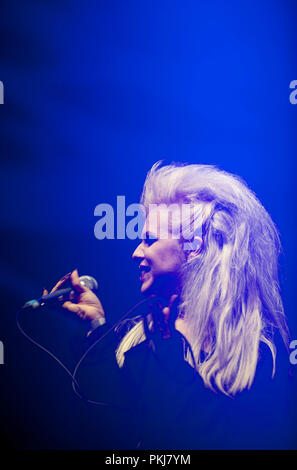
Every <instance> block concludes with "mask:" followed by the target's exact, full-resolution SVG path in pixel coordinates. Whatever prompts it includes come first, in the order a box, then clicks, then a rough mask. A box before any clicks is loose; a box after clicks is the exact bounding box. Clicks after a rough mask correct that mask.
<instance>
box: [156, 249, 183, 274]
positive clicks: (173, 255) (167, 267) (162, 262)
mask: <svg viewBox="0 0 297 470" xmlns="http://www.w3.org/2000/svg"><path fill="white" fill-rule="evenodd" d="M183 260H184V254H183V252H182V250H181V249H180V246H179V245H178V246H176V245H173V246H168V247H166V249H163V250H160V253H159V254H158V256H156V268H157V267H158V268H159V269H160V270H161V271H165V272H166V271H167V272H176V271H178V270H179V269H180V268H181V266H182V264H183Z"/></svg>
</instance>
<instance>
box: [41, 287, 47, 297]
mask: <svg viewBox="0 0 297 470" xmlns="http://www.w3.org/2000/svg"><path fill="white" fill-rule="evenodd" d="M47 294H48V290H47V289H46V288H45V287H44V288H43V291H42V297H43V296H44V295H47Z"/></svg>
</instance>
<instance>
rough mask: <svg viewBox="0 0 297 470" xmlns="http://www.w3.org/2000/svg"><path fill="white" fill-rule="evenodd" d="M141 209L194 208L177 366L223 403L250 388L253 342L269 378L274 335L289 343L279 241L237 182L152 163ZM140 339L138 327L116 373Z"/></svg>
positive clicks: (208, 170) (208, 169) (215, 173)
mask: <svg viewBox="0 0 297 470" xmlns="http://www.w3.org/2000/svg"><path fill="white" fill-rule="evenodd" d="M141 202H142V204H143V205H144V207H145V208H146V210H148V208H149V205H150V204H162V203H165V204H172V203H176V202H177V203H182V204H199V205H200V206H201V207H202V211H201V212H202V220H201V229H202V239H203V246H202V249H201V251H200V252H199V253H198V254H197V255H196V256H195V257H194V258H193V259H191V260H189V261H187V262H185V264H184V265H183V268H182V293H181V304H180V306H179V320H178V321H179V322H180V325H182V329H181V331H182V333H183V334H184V336H185V337H186V338H187V340H188V341H189V343H190V345H191V348H192V351H193V355H194V358H195V364H193V360H192V359H191V357H190V355H189V354H188V355H187V356H186V357H185V359H186V360H187V361H188V362H189V363H190V364H191V365H192V366H194V367H196V369H197V371H198V373H199V374H200V376H201V377H202V379H203V381H204V383H205V386H206V387H209V388H211V389H214V388H216V389H218V390H220V391H221V392H223V393H225V394H227V395H234V394H236V393H237V392H239V391H241V390H243V389H245V388H250V386H251V385H252V382H253V380H254V375H255V371H256V366H257V362H258V355H259V343H260V341H262V342H264V343H266V344H267V346H268V347H269V349H270V351H271V354H272V358H273V371H272V375H273V374H274V372H275V360H276V348H275V345H274V342H273V332H274V330H275V329H279V331H280V334H281V336H282V338H283V340H284V342H285V344H286V345H288V341H289V332H288V327H287V324H286V320H285V315H284V309H283V304H282V300H281V296H280V290H279V283H278V255H279V251H280V240H279V236H278V232H277V229H276V227H275V225H274V223H273V221H272V219H271V217H270V215H269V214H268V213H267V211H266V210H265V209H264V207H263V206H262V204H261V203H260V201H259V200H258V199H257V197H256V196H255V194H254V193H253V192H252V191H251V190H250V189H249V188H248V187H247V185H246V184H245V182H244V181H243V180H242V179H240V178H239V177H238V176H235V175H232V174H230V173H227V172H225V171H222V170H219V169H217V168H216V167H214V166H210V165H181V164H172V165H168V166H164V167H160V163H156V164H155V165H154V166H153V167H152V169H151V170H150V172H149V173H148V175H147V178H146V181H145V184H144V188H143V193H142V197H141ZM177 324H178V323H177ZM144 339H145V334H144V331H143V326H142V322H141V321H139V322H137V323H136V325H135V326H134V327H133V328H132V329H131V330H130V331H129V332H128V333H127V334H126V335H125V337H124V338H123V340H122V341H121V343H120V344H119V347H118V349H117V351H116V357H117V361H118V364H119V365H120V366H122V365H123V363H124V353H125V351H127V350H129V349H130V348H131V347H133V346H135V345H136V344H138V343H140V342H141V341H143V340H144ZM202 352H204V356H205V357H202V354H201V353H202Z"/></svg>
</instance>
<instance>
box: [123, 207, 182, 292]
mask: <svg viewBox="0 0 297 470" xmlns="http://www.w3.org/2000/svg"><path fill="white" fill-rule="evenodd" d="M170 216H171V214H169V213H168V209H167V208H166V207H156V208H155V209H152V210H150V211H149V213H148V215H147V218H146V220H145V223H144V227H143V230H142V242H141V243H140V244H139V245H138V247H137V248H136V250H135V251H134V253H133V255H132V258H133V259H134V260H137V261H139V270H140V282H141V293H143V294H148V295H150V294H157V295H161V296H163V297H165V298H166V297H170V295H172V294H174V293H178V292H179V290H180V287H181V277H180V271H181V268H182V266H183V264H184V263H185V262H186V261H187V259H188V256H187V254H186V252H185V251H184V249H183V243H182V241H181V239H180V238H178V237H175V238H174V235H173V233H177V230H174V226H173V224H172V223H171V224H169V226H168V220H169V219H170ZM172 221H173V222H174V218H172V219H171V222H172ZM175 229H176V226H175Z"/></svg>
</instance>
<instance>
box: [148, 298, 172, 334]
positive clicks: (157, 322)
mask: <svg viewBox="0 0 297 470" xmlns="http://www.w3.org/2000/svg"><path fill="white" fill-rule="evenodd" d="M178 298H179V296H178V295H177V294H173V295H171V297H170V299H169V302H165V301H164V300H163V299H159V298H158V297H156V299H154V300H153V301H152V302H151V303H150V304H149V307H150V313H151V315H152V320H153V330H152V333H157V334H158V333H159V334H161V337H162V338H163V339H166V338H170V337H171V335H172V331H173V330H174V325H175V320H176V318H177V307H178ZM167 304H168V305H167Z"/></svg>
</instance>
